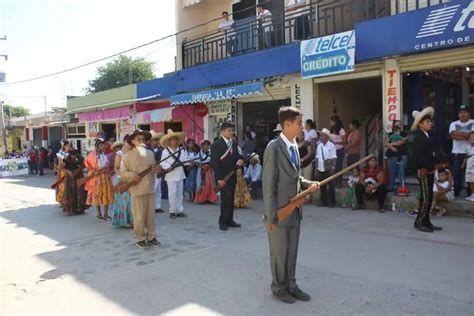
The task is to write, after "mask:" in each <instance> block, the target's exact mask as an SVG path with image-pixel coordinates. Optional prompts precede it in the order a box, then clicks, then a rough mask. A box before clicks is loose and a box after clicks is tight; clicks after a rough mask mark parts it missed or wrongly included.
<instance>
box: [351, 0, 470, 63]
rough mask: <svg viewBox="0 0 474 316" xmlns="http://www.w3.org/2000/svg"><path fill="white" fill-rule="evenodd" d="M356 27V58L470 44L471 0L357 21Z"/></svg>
mask: <svg viewBox="0 0 474 316" xmlns="http://www.w3.org/2000/svg"><path fill="white" fill-rule="evenodd" d="M356 31H357V62H362V61H366V60H371V59H376V58H381V57H386V56H395V55H403V54H409V53H418V52H424V51H434V50H438V49H445V48H451V47H455V46H462V45H469V44H472V43H473V42H474V0H452V1H450V2H446V3H443V4H440V5H436V6H431V7H428V8H423V9H419V10H414V11H412V12H407V13H403V14H398V15H394V16H390V17H386V18H383V19H375V20H371V21H367V22H362V23H358V24H357V25H356ZM401 34H403V36H401Z"/></svg>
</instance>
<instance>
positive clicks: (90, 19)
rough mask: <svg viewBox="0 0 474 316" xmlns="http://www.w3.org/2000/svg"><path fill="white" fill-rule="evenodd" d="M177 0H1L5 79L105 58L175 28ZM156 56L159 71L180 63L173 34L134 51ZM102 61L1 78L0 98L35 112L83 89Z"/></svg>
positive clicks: (61, 103) (151, 57) (0, 66)
mask: <svg viewBox="0 0 474 316" xmlns="http://www.w3.org/2000/svg"><path fill="white" fill-rule="evenodd" d="M174 12H175V4H174V0H133V1H132V0H115V1H114V0H95V1H94V0H1V1H0V37H3V35H6V36H7V41H0V54H7V55H8V61H7V62H5V61H3V60H0V70H1V71H4V72H6V74H7V82H12V81H17V80H23V79H28V78H32V77H36V76H41V75H44V74H48V73H52V72H55V71H59V70H63V69H66V68H70V67H74V66H77V65H79V64H82V63H86V62H89V61H92V60H94V59H99V58H101V57H105V56H107V55H110V54H114V53H116V52H119V51H122V50H125V49H128V48H130V47H133V46H136V45H139V44H142V43H145V42H148V41H151V40H154V39H157V38H160V37H162V36H165V35H168V34H172V33H175V14H174ZM129 55H130V56H133V57H137V56H141V57H145V58H146V59H147V60H148V61H152V62H155V63H156V64H155V74H156V75H157V76H161V75H162V74H163V73H167V72H171V71H174V67H175V66H174V56H175V55H176V43H175V38H174V37H173V38H172V39H167V40H164V41H162V42H158V43H155V44H153V45H150V46H148V47H145V48H142V49H140V50H137V51H135V52H133V53H130V54H129ZM102 64H104V63H99V64H95V65H92V66H88V67H85V68H82V69H80V70H75V71H72V72H69V73H66V74H62V75H58V76H55V77H51V78H47V79H42V80H37V81H33V82H29V83H22V84H17V85H1V84H0V99H2V100H4V101H5V102H7V103H11V104H14V105H23V106H26V107H28V108H29V109H30V110H31V111H32V113H37V112H42V111H44V97H43V96H46V100H47V102H46V103H47V106H48V109H50V108H51V107H57V106H65V105H66V95H82V94H84V92H83V89H84V88H85V87H86V86H87V80H88V79H92V78H93V77H94V76H95V70H96V68H97V67H98V66H100V65H102Z"/></svg>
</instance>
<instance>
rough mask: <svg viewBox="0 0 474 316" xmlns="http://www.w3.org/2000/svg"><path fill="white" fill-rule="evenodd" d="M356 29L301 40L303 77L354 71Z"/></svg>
mask: <svg viewBox="0 0 474 316" xmlns="http://www.w3.org/2000/svg"><path fill="white" fill-rule="evenodd" d="M354 57H355V31H354V30H352V31H347V32H342V33H338V34H333V35H328V36H324V37H319V38H315V39H310V40H307V41H303V42H301V77H302V78H303V79H306V78H314V77H321V76H327V75H332V74H338V73H344V72H350V71H354V63H355V59H354Z"/></svg>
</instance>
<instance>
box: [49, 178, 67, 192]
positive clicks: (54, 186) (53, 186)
mask: <svg viewBox="0 0 474 316" xmlns="http://www.w3.org/2000/svg"><path fill="white" fill-rule="evenodd" d="M64 179H66V176H62V177H61V178H59V179H58V180H57V181H56V182H54V183H53V184H51V189H56V188H57V187H58V186H59V185H60V184H61V183H62V182H63V181H64Z"/></svg>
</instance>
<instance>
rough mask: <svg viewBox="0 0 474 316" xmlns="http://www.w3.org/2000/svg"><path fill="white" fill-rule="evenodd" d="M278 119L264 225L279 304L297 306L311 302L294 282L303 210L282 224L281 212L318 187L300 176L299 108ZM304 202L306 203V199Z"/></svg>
mask: <svg viewBox="0 0 474 316" xmlns="http://www.w3.org/2000/svg"><path fill="white" fill-rule="evenodd" d="M278 117H279V121H280V123H281V126H282V128H283V130H282V133H281V134H280V136H279V137H278V138H277V139H275V140H272V141H271V142H270V143H269V144H268V146H267V148H266V150H265V154H264V161H263V186H262V187H263V201H264V207H265V210H264V222H265V225H266V227H267V231H268V239H269V243H270V267H271V270H272V276H273V281H272V284H271V290H272V292H273V295H274V296H275V297H276V298H277V299H279V300H280V301H282V302H285V303H294V302H295V299H296V300H301V301H309V300H310V299H311V297H310V296H309V295H308V294H306V293H305V292H303V291H302V290H300V289H299V287H298V285H297V284H296V278H295V270H296V258H297V254H298V241H299V236H300V221H301V218H302V210H301V207H299V206H298V207H295V208H293V209H292V210H291V213H290V214H289V215H288V216H287V217H286V218H284V219H282V220H279V217H280V216H278V215H279V212H278V210H279V208H282V207H284V206H285V205H287V204H288V201H290V200H291V199H292V198H293V197H294V196H295V195H297V194H298V193H299V192H300V191H301V188H308V189H309V190H310V191H311V192H314V191H316V190H318V188H319V183H318V182H313V181H310V180H307V179H305V178H303V177H301V176H300V157H299V154H298V145H297V143H296V141H295V138H296V136H297V135H299V134H300V133H301V132H302V131H303V119H302V115H301V112H300V111H299V109H298V108H296V107H282V108H280V110H279V111H278ZM301 202H302V203H304V196H303V198H302V200H301Z"/></svg>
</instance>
